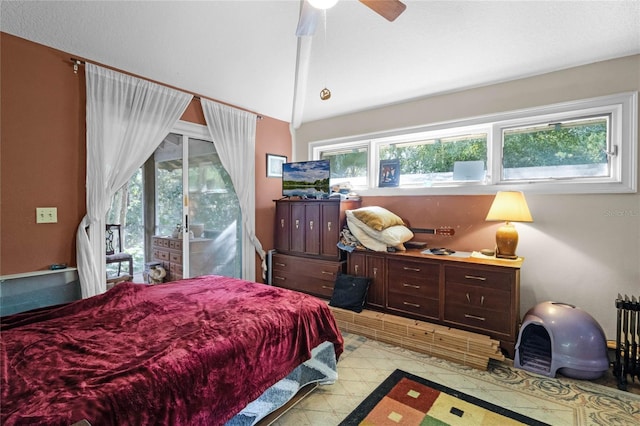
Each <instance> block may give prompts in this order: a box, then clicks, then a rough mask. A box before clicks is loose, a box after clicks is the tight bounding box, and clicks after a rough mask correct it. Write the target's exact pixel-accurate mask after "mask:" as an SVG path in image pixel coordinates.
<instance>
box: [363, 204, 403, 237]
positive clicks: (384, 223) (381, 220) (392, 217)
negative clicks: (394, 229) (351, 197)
mask: <svg viewBox="0 0 640 426" xmlns="http://www.w3.org/2000/svg"><path fill="white" fill-rule="evenodd" d="M351 212H353V215H354V216H355V217H356V218H357V219H358V220H360V221H361V222H363V223H365V224H366V225H367V226H369V227H371V228H373V229H375V230H376V231H382V230H383V229H386V228H388V227H390V226H395V225H404V222H403V221H402V219H401V218H400V216H398V215H396V214H394V213H391V212H390V211H389V210H387V209H385V208H384V207H378V206H371V207H362V208H359V209H356V210H351Z"/></svg>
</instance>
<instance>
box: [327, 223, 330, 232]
mask: <svg viewBox="0 0 640 426" xmlns="http://www.w3.org/2000/svg"><path fill="white" fill-rule="evenodd" d="M327 231H329V232H331V222H327Z"/></svg>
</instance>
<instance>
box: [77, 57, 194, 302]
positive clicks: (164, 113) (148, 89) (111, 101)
mask: <svg viewBox="0 0 640 426" xmlns="http://www.w3.org/2000/svg"><path fill="white" fill-rule="evenodd" d="M85 74H86V90H87V112H86V125H87V214H86V216H85V217H84V218H83V219H82V221H81V222H80V225H79V226H78V232H77V235H76V251H77V262H78V275H79V278H80V287H81V289H82V297H83V298H86V297H90V296H95V295H96V294H100V293H104V292H105V291H106V266H105V235H104V234H105V215H106V214H107V211H108V209H109V206H110V204H111V199H112V198H113V195H114V194H115V193H116V191H117V190H118V189H119V188H121V187H122V186H123V185H124V184H125V183H126V182H127V181H128V180H129V179H130V178H131V176H132V175H133V173H134V172H135V171H136V170H137V169H138V168H139V167H140V166H141V165H142V164H143V163H144V162H145V161H146V160H147V159H148V158H149V157H150V156H151V154H152V153H153V151H154V150H155V149H156V147H157V146H158V145H159V144H160V142H162V140H163V139H164V138H165V137H166V136H167V134H168V133H169V132H170V131H171V129H172V128H173V126H174V125H175V123H176V122H177V121H178V119H179V118H180V117H181V116H182V114H183V113H184V111H185V109H186V108H187V106H188V105H189V102H190V101H191V99H192V98H193V96H192V95H189V94H187V93H182V92H179V91H177V90H174V89H170V88H168V87H164V86H160V85H158V84H155V83H152V82H150V81H146V80H141V79H139V78H135V77H132V76H127V75H124V74H121V73H118V72H115V71H111V70H108V69H105V68H102V67H99V66H97V65H93V64H90V63H87V64H86V65H85Z"/></svg>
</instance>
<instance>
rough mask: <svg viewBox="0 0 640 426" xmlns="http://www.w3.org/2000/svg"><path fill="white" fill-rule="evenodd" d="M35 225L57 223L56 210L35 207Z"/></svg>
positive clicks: (53, 208)
mask: <svg viewBox="0 0 640 426" xmlns="http://www.w3.org/2000/svg"><path fill="white" fill-rule="evenodd" d="M36 223H58V208H57V207H36Z"/></svg>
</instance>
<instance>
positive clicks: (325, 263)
mask: <svg viewBox="0 0 640 426" xmlns="http://www.w3.org/2000/svg"><path fill="white" fill-rule="evenodd" d="M344 267H345V262H344V261H335V262H334V261H329V260H318V259H312V258H305V257H299V256H289V255H286V254H280V253H276V254H274V255H273V258H272V274H271V279H272V284H273V285H275V286H278V287H284V288H288V289H291V290H297V291H302V292H304V293H310V294H314V295H316V296H320V297H326V298H330V297H331V296H332V294H333V286H334V284H335V281H336V278H337V276H338V274H339V273H341V272H343V271H344Z"/></svg>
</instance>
